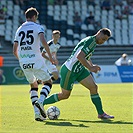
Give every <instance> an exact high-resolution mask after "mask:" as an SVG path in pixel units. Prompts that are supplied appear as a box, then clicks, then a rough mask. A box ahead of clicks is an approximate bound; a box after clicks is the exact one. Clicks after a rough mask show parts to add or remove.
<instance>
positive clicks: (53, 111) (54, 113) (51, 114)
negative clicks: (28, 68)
mask: <svg viewBox="0 0 133 133" xmlns="http://www.w3.org/2000/svg"><path fill="white" fill-rule="evenodd" d="M46 112H47V116H48V118H49V119H50V120H57V119H58V118H59V116H60V110H59V109H58V108H57V107H56V106H50V107H49V108H48V109H47V111H46Z"/></svg>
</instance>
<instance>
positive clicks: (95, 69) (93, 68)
mask: <svg viewBox="0 0 133 133" xmlns="http://www.w3.org/2000/svg"><path fill="white" fill-rule="evenodd" d="M77 59H78V60H79V61H80V62H81V64H83V65H84V66H85V67H86V68H87V69H89V70H90V71H91V72H94V73H97V72H98V71H100V70H101V68H100V67H99V66H98V65H92V64H91V63H89V62H88V61H87V60H86V58H85V53H84V52H83V51H80V52H79V53H78V54H77Z"/></svg>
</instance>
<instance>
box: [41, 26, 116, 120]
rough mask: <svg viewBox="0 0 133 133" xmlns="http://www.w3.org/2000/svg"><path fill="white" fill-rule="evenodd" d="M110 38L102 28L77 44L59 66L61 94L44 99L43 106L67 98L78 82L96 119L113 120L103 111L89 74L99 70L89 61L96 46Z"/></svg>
mask: <svg viewBox="0 0 133 133" xmlns="http://www.w3.org/2000/svg"><path fill="white" fill-rule="evenodd" d="M110 36H111V31H110V30H109V29H108V28H102V29H100V30H99V31H98V32H97V33H96V34H95V35H93V36H88V37H86V38H84V39H82V40H81V41H80V42H79V43H78V44H77V46H76V47H75V48H74V50H73V51H72V54H71V56H70V57H69V58H68V60H67V61H66V62H65V63H64V64H63V65H62V66H61V69H60V75H61V81H60V86H61V92H60V93H56V94H53V95H51V96H49V97H48V98H46V99H45V100H44V102H43V104H44V105H46V104H52V103H55V102H58V101H61V100H64V99H67V98H69V96H70V94H71V90H72V88H73V84H74V82H75V81H78V82H79V83H80V84H82V85H83V86H84V87H86V88H87V89H88V90H89V91H90V96H91V100H92V103H93V104H94V105H95V107H96V110H97V113H98V118H100V119H112V118H114V116H111V115H108V114H106V113H105V112H104V111H103V108H102V101H101V98H100V95H99V94H98V86H97V85H96V83H95V82H94V80H93V78H92V76H91V74H90V72H94V73H97V72H98V71H100V70H101V68H100V66H98V65H94V64H93V63H92V62H91V60H90V57H91V56H92V54H93V52H94V50H95V47H96V45H101V44H103V43H104V42H105V41H107V40H108V39H109V38H110Z"/></svg>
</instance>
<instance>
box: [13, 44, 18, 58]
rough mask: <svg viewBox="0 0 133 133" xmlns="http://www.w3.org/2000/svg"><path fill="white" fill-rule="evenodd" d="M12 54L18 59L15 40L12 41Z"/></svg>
mask: <svg viewBox="0 0 133 133" xmlns="http://www.w3.org/2000/svg"><path fill="white" fill-rule="evenodd" d="M13 54H14V56H15V57H16V58H17V59H18V43H17V42H14V45H13Z"/></svg>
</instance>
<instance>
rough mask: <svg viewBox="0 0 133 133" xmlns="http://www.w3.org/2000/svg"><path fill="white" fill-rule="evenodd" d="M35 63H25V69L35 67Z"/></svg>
mask: <svg viewBox="0 0 133 133" xmlns="http://www.w3.org/2000/svg"><path fill="white" fill-rule="evenodd" d="M34 64H35V63H28V64H23V69H31V68H33V67H34Z"/></svg>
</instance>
